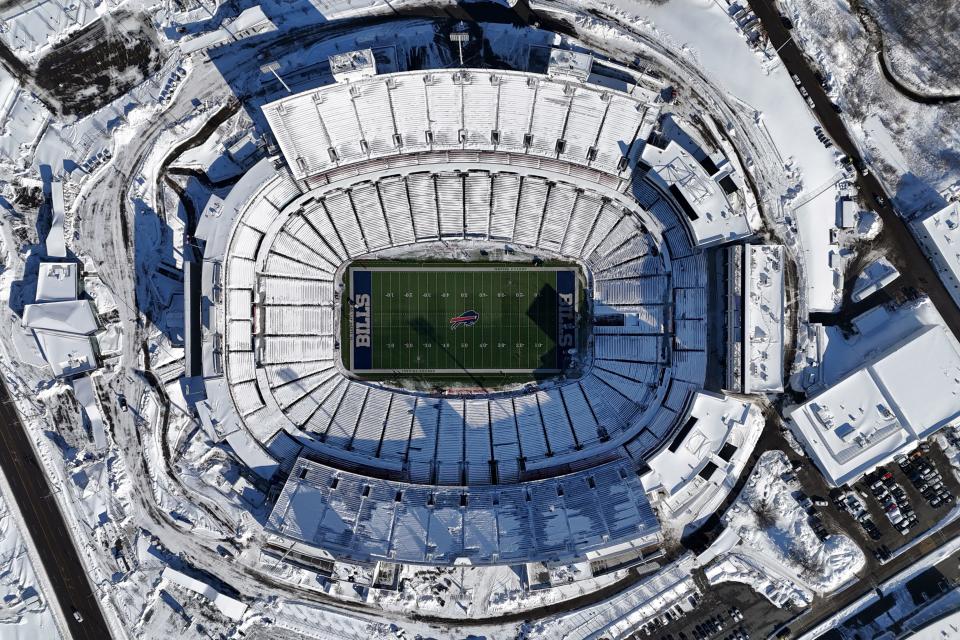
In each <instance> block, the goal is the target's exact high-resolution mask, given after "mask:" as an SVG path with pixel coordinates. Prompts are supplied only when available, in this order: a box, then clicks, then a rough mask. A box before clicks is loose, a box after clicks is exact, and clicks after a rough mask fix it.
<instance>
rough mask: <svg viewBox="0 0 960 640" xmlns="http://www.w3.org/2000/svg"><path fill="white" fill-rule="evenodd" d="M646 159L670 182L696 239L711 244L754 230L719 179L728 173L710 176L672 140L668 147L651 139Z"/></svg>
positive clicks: (644, 156) (665, 181) (699, 243)
mask: <svg viewBox="0 0 960 640" xmlns="http://www.w3.org/2000/svg"><path fill="white" fill-rule="evenodd" d="M642 157H643V161H644V162H646V163H647V164H649V165H650V167H651V169H652V171H653V172H654V173H655V174H656V175H657V176H659V178H660V179H661V180H662V181H663V182H664V183H665V184H666V185H667V188H668V189H669V190H670V191H671V193H672V194H673V196H674V198H676V199H677V201H678V202H680V205H681V207H682V208H683V209H684V211H685V212H686V214H687V215H686V216H685V221H686V224H687V225H688V227H689V228H690V229H691V230H692V232H693V237H694V238H695V240H696V243H697V244H698V245H700V246H709V245H714V244H721V243H724V242H730V241H732V240H736V239H738V238H744V237H747V236H749V235H752V234H753V229H751V228H750V221H749V220H748V218H747V216H746V213H745V212H744V211H735V210H734V209H733V207H731V206H730V202H729V200H728V199H727V196H726V194H725V193H724V190H723V188H722V187H721V185H720V183H719V182H718V180H719V179H722V178H723V177H725V176H726V175H727V174H725V173H722V172H719V173H718V174H717V175H716V176H711V175H710V174H709V173H707V170H706V169H705V168H704V167H703V166H702V165H701V164H700V163H699V162H697V160H696V159H695V158H694V157H693V156H692V155H691V154H690V152H689V151H687V150H686V149H684V148H683V147H682V146H680V145H679V144H677V143H676V142H675V141H673V140H671V141H670V142H668V143H667V146H666V147H665V148H662V149H661V148H660V147H658V146H656V145H654V144H651V143H648V144H647V145H646V146H644V148H643V155H642Z"/></svg>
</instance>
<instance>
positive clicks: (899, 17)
mask: <svg viewBox="0 0 960 640" xmlns="http://www.w3.org/2000/svg"><path fill="white" fill-rule="evenodd" d="M937 4H939V5H940V6H941V9H942V10H939V11H938V10H937V9H936V8H935V7H933V6H931V5H930V3H922V4H914V5H911V3H908V2H904V3H901V2H865V3H863V6H865V7H867V9H868V10H877V13H878V18H879V19H880V25H881V27H882V29H881V30H882V31H883V39H884V42H889V43H890V44H891V49H892V52H891V53H892V59H893V62H894V66H895V67H896V68H897V69H898V70H899V72H900V73H902V74H903V75H904V77H907V78H912V80H913V81H915V82H917V83H923V86H922V90H923V91H924V92H927V93H932V94H937V93H946V92H951V91H953V87H954V86H955V85H956V74H955V73H952V72H951V70H952V69H956V65H957V64H958V62H957V57H956V51H957V48H958V36H957V33H958V32H957V30H956V29H952V30H951V29H948V28H946V26H945V25H946V24H956V23H957V19H958V14H957V5H956V3H952V2H941V3H937ZM781 6H782V7H783V9H784V12H785V13H787V14H788V15H790V16H791V18H792V19H793V21H794V24H795V25H796V28H795V29H794V31H793V33H794V37H795V38H796V39H797V40H798V41H799V42H800V44H801V46H802V48H803V49H804V50H805V51H806V52H807V53H808V54H809V55H810V56H811V57H812V58H813V59H814V60H815V61H816V62H817V64H818V65H819V66H820V68H821V69H822V70H823V73H824V76H825V77H826V78H827V79H828V81H829V83H830V87H831V93H832V94H833V95H835V96H837V97H838V98H839V101H840V104H841V106H842V107H843V109H844V116H843V117H844V119H845V121H846V123H847V124H848V126H849V128H850V129H851V132H852V133H853V134H854V136H855V138H856V140H857V142H858V144H859V146H860V147H861V150H862V151H863V152H864V153H865V155H866V157H867V158H868V159H869V161H870V163H871V164H872V165H873V166H875V167H876V168H877V169H878V170H879V172H880V175H881V177H882V179H883V181H884V183H885V185H886V186H887V189H888V190H889V192H890V193H891V194H892V195H894V196H895V197H896V203H897V205H898V207H899V208H900V209H901V211H902V213H903V214H904V215H908V216H909V215H911V214H913V213H915V212H918V211H926V210H930V209H933V208H935V207H938V206H939V205H941V204H942V202H943V198H944V197H947V196H948V195H950V194H951V193H955V192H957V191H958V190H960V155H958V154H957V152H956V148H957V147H958V146H960V133H958V132H960V103H958V102H953V103H949V104H940V105H930V104H921V103H918V102H916V101H913V100H911V99H909V98H907V97H906V96H904V95H903V94H902V93H901V92H899V91H897V89H896V88H894V86H893V85H891V84H890V83H889V82H887V81H886V80H885V79H884V77H883V73H882V71H881V68H880V62H879V59H878V56H877V50H878V47H879V46H880V45H879V36H878V35H877V34H876V33H874V34H871V32H870V31H869V30H868V28H867V27H865V26H864V24H866V25H867V26H868V27H871V26H872V22H871V20H870V19H869V18H866V19H865V21H862V20H861V19H860V18H859V17H858V15H857V14H856V13H855V12H854V11H853V10H852V9H851V5H850V3H848V2H847V1H846V0H838V1H834V0H781ZM914 11H916V12H917V13H922V14H924V15H925V16H926V17H925V18H924V19H923V20H919V21H918V20H911V19H910V17H909V16H910V14H911V13H912V12H914ZM944 21H946V22H944ZM933 24H935V25H936V27H935V28H934V29H933V31H932V33H933V34H935V38H936V39H937V40H935V41H934V42H931V41H930V40H929V34H930V33H931V31H930V29H929V27H930V26H931V25H933ZM924 25H926V26H927V31H926V32H924ZM921 34H923V35H922V36H921ZM921 37H922V46H920V47H917V46H916V45H917V39H918V38H921ZM904 45H907V46H909V49H907V48H905V46H904ZM918 88H921V87H918Z"/></svg>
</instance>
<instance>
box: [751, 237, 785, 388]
mask: <svg viewBox="0 0 960 640" xmlns="http://www.w3.org/2000/svg"><path fill="white" fill-rule="evenodd" d="M743 263H744V291H743V298H744V304H743V315H744V321H743V330H744V337H743V347H744V375H743V391H744V393H766V392H771V391H782V390H783V306H784V304H783V303H784V297H783V273H784V271H783V269H784V249H783V246H782V245H746V246H745V247H744V261H743Z"/></svg>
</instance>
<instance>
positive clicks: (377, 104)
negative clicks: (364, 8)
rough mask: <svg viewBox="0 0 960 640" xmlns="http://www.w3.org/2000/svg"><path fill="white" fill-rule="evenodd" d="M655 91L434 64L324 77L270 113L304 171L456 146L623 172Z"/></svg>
mask: <svg viewBox="0 0 960 640" xmlns="http://www.w3.org/2000/svg"><path fill="white" fill-rule="evenodd" d="M654 97H655V96H653V95H651V94H650V93H649V92H647V91H645V90H642V89H639V88H638V89H637V92H636V95H630V94H627V93H624V92H620V91H615V90H611V89H607V88H601V87H598V86H595V85H589V84H583V83H579V82H575V81H572V80H571V79H570V78H562V79H561V78H556V79H554V78H550V77H548V76H544V75H541V74H534V73H526V72H519V71H504V70H497V71H493V70H488V69H456V70H454V69H432V70H426V71H407V72H401V73H392V74H383V75H377V76H372V77H368V78H360V79H356V80H354V81H352V82H349V83H337V84H332V85H326V86H322V87H318V88H316V89H311V90H309V91H304V92H302V93H299V94H296V95H292V96H288V97H285V98H282V99H280V100H277V101H275V102H271V103H269V104H267V105H265V106H264V107H263V113H264V115H265V116H266V119H267V122H268V123H269V124H270V128H271V130H272V131H273V134H274V136H275V137H276V139H277V142H278V143H279V145H280V149H281V151H282V152H283V156H284V158H286V161H287V164H288V165H289V166H290V169H291V171H292V172H293V175H294V177H295V178H297V179H305V178H308V177H310V176H313V175H316V174H319V173H322V172H325V171H329V170H330V169H333V168H336V167H338V166H342V165H346V164H350V163H355V162H358V161H362V160H369V159H372V158H381V157H385V156H391V155H396V154H399V153H404V152H417V151H439V150H454V149H470V150H477V149H490V150H496V151H510V152H514V153H524V154H531V155H534V156H541V157H545V158H553V159H559V160H564V161H567V162H575V163H577V164H581V165H587V166H590V167H593V168H596V169H599V170H601V171H605V172H608V173H614V174H618V173H621V172H623V171H626V170H627V169H628V166H627V165H628V164H629V163H626V162H623V158H624V157H625V156H626V157H630V156H631V154H632V152H633V151H636V150H637V149H638V148H639V145H640V144H642V142H643V140H644V138H645V137H646V136H647V135H648V134H649V132H650V131H651V130H652V127H653V125H654V123H655V122H656V117H657V115H658V114H659V106H657V105H655V104H653V103H652V99H653V98H654Z"/></svg>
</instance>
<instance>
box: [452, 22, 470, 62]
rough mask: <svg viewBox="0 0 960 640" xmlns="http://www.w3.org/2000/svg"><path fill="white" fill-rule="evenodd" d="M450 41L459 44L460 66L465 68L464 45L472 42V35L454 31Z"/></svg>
mask: <svg viewBox="0 0 960 640" xmlns="http://www.w3.org/2000/svg"><path fill="white" fill-rule="evenodd" d="M450 41H451V42H456V43H457V48H458V49H459V50H460V66H461V67H462V66H463V43H464V42H469V41H470V34H469V33H467V32H466V31H454V32H453V33H451V34H450Z"/></svg>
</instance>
